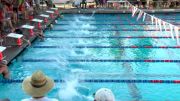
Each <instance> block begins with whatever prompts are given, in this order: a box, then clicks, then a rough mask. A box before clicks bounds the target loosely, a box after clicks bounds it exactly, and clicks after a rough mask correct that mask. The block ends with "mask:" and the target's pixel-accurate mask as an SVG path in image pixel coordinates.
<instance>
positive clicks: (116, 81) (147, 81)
mask: <svg viewBox="0 0 180 101" xmlns="http://www.w3.org/2000/svg"><path fill="white" fill-rule="evenodd" d="M22 81H23V80H0V83H5V84H12V83H22ZM54 81H55V82H56V83H64V82H66V81H65V80H58V79H56V80H54ZM78 82H80V83H151V84H154V83H155V84H157V83H158V84H161V83H163V84H164V83H165V84H180V80H123V79H118V80H116V79H115V80H113V79H111V80H109V79H107V80H106V79H84V80H78Z"/></svg>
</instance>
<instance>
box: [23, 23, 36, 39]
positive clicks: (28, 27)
mask: <svg viewBox="0 0 180 101" xmlns="http://www.w3.org/2000/svg"><path fill="white" fill-rule="evenodd" d="M22 28H24V29H28V30H29V35H30V36H33V35H34V31H33V29H34V26H31V25H23V26H22Z"/></svg>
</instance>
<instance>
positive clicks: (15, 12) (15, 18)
mask: <svg viewBox="0 0 180 101" xmlns="http://www.w3.org/2000/svg"><path fill="white" fill-rule="evenodd" d="M12 4H13V22H14V23H15V24H16V23H17V22H18V6H19V2H18V0H13V3H12Z"/></svg>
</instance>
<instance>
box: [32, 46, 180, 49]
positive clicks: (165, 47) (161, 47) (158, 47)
mask: <svg viewBox="0 0 180 101" xmlns="http://www.w3.org/2000/svg"><path fill="white" fill-rule="evenodd" d="M33 48H68V47H67V46H33ZM70 48H118V49H119V48H120V49H124V48H148V49H150V48H153V49H167V48H171V49H177V48H180V46H72V47H70Z"/></svg>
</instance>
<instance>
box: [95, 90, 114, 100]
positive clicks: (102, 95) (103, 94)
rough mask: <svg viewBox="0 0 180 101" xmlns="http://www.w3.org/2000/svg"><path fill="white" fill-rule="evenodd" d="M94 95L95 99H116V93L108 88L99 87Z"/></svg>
mask: <svg viewBox="0 0 180 101" xmlns="http://www.w3.org/2000/svg"><path fill="white" fill-rule="evenodd" d="M94 97H95V98H94V101H115V98H114V94H113V93H112V91H111V90H110V89H107V88H101V89H99V90H98V91H97V92H96V93H95V96H94Z"/></svg>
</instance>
